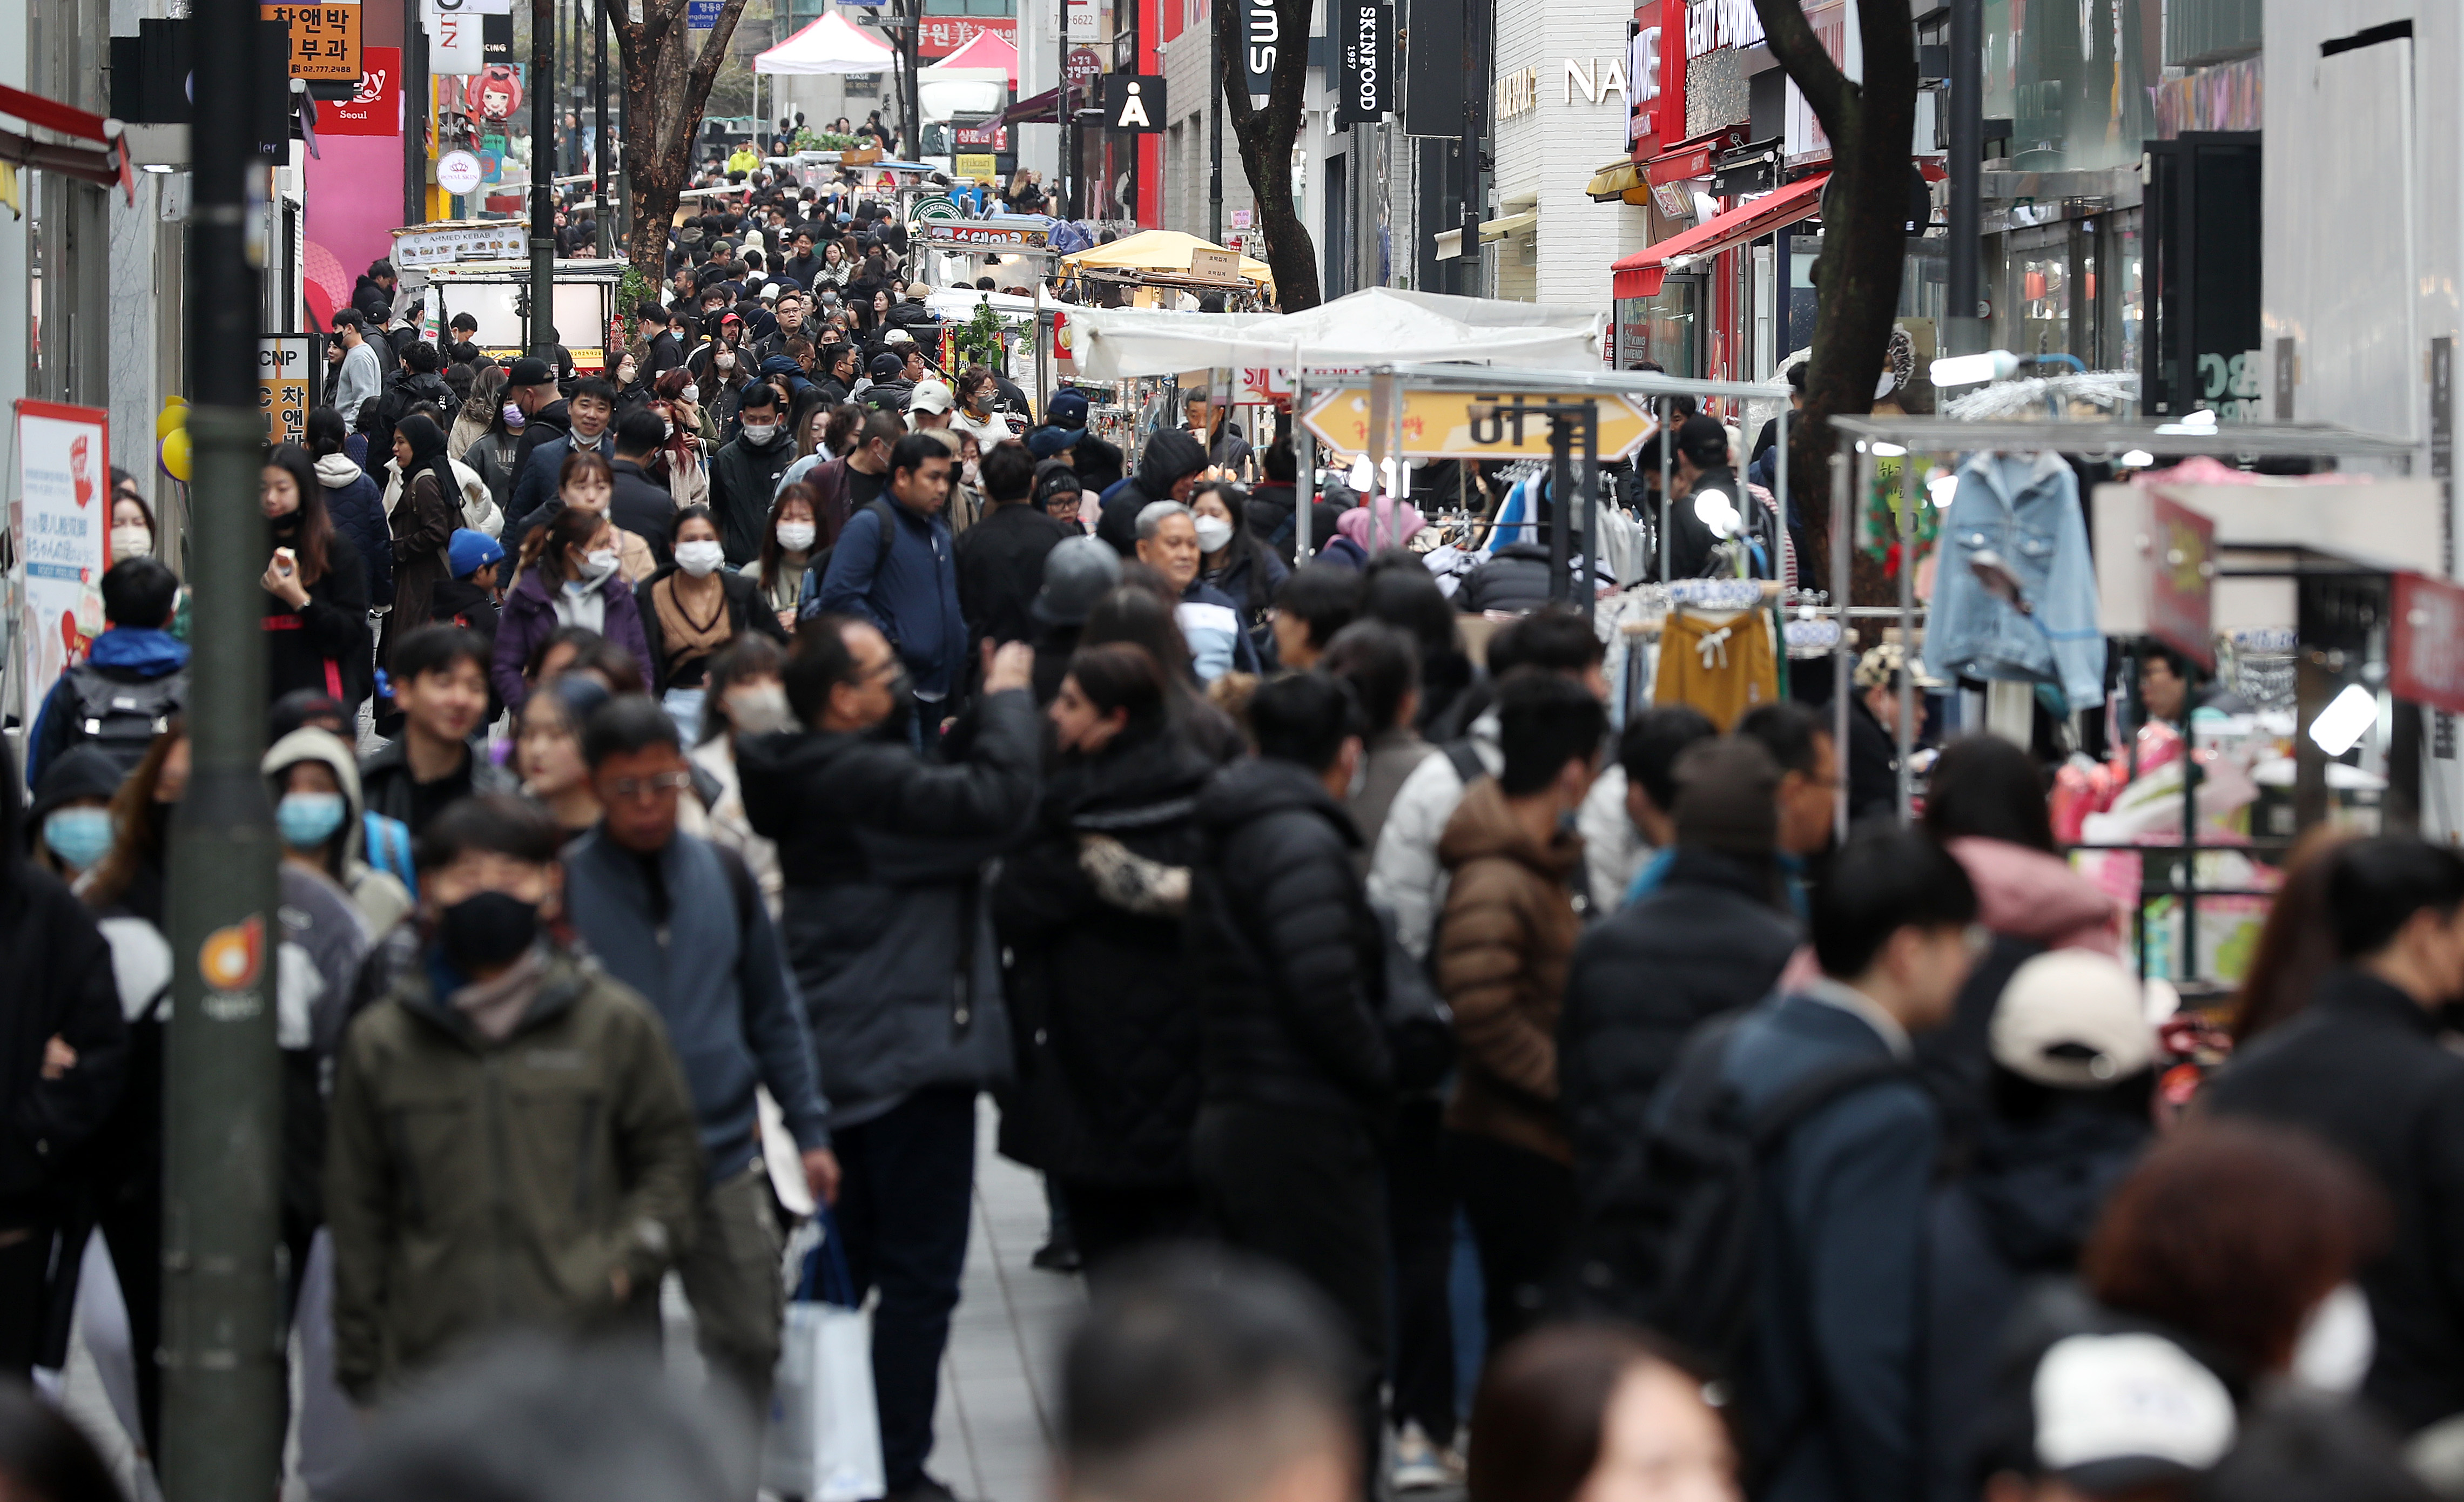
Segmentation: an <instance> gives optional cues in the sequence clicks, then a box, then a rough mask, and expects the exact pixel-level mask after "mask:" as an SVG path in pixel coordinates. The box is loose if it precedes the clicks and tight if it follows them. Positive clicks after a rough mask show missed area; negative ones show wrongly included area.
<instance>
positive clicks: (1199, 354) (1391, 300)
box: [1068, 287, 1605, 381]
mask: <svg viewBox="0 0 2464 1502" xmlns="http://www.w3.org/2000/svg"><path fill="white" fill-rule="evenodd" d="M1068 318H1069V327H1070V330H1071V333H1072V349H1071V353H1072V356H1073V358H1074V359H1075V360H1076V361H1077V367H1078V374H1079V375H1081V376H1084V377H1089V378H1091V379H1094V380H1099V381H1111V380H1119V379H1123V378H1127V377H1131V376H1147V375H1170V374H1173V373H1175V372H1177V371H1182V370H1198V369H1205V368H1213V367H1229V368H1239V367H1243V366H1261V365H1264V366H1270V367H1273V368H1276V369H1285V368H1288V367H1290V366H1291V365H1292V364H1294V362H1295V361H1296V360H1297V361H1300V362H1303V363H1306V364H1309V365H1310V366H1312V367H1316V368H1323V367H1325V366H1328V365H1353V364H1359V365H1366V364H1392V363H1395V362H1397V361H1457V360H1461V361H1472V362H1476V363H1478V364H1493V363H1504V364H1512V365H1514V366H1516V367H1518V368H1520V369H1525V370H1544V369H1551V368H1555V369H1565V370H1579V371H1583V372H1586V373H1589V372H1595V371H1597V370H1598V369H1599V368H1600V333H1601V329H1602V326H1603V324H1604V322H1605V320H1604V319H1603V317H1602V316H1601V315H1599V314H1597V313H1590V312H1585V311H1583V310H1581V309H1578V308H1552V307H1545V306H1542V305H1540V304H1538V303H1531V302H1507V301H1500V300H1496V299H1493V298H1456V297H1448V296H1445V295H1443V294H1440V293H1431V292H1406V291H1403V290H1401V289H1399V288H1394V287H1370V288H1367V289H1365V290H1363V291H1360V292H1355V293H1353V294H1352V295H1351V296H1350V297H1344V298H1335V299H1334V300H1333V301H1332V302H1328V303H1322V304H1320V305H1319V306H1317V307H1314V308H1310V309H1309V310H1308V311H1307V312H1303V313H1289V314H1284V313H1173V312H1166V311H1163V310H1160V309H1155V308H1071V309H1069V310H1068Z"/></svg>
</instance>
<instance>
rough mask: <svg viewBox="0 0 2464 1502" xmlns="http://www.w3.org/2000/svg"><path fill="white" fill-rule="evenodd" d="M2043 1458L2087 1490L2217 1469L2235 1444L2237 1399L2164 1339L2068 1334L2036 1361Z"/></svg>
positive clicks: (2038, 1444) (2046, 1466)
mask: <svg viewBox="0 0 2464 1502" xmlns="http://www.w3.org/2000/svg"><path fill="white" fill-rule="evenodd" d="M2031 1396H2032V1397H2033V1398H2034V1400H2035V1415H2036V1463H2037V1464H2038V1465H2039V1466H2041V1467H2042V1468H2043V1469H2045V1470H2046V1471H2048V1472H2051V1473H2054V1474H2057V1475H2059V1476H2061V1477H2062V1478H2063V1479H2064V1480H2066V1481H2068V1482H2070V1483H2071V1484H2072V1485H2073V1486H2074V1487H2077V1488H2078V1489H2079V1490H2080V1491H2089V1492H2098V1493H2102V1492H2111V1491H2124V1490H2128V1489H2132V1488H2137V1487H2144V1486H2147V1485H2150V1484H2153V1483H2156V1482H2160V1481H2167V1480H2179V1479H2181V1478H2183V1477H2185V1476H2190V1475H2196V1474H2198V1473H2200V1472H2202V1471H2206V1470H2210V1469H2213V1468H2214V1466H2215V1464H2216V1463H2217V1462H2218V1461H2220V1460H2222V1459H2224V1458H2225V1452H2226V1451H2228V1450H2230V1449H2232V1448H2233V1437H2234V1433H2235V1427H2236V1426H2235V1424H2234V1420H2233V1395H2232V1394H2231V1393H2229V1392H2227V1391H2226V1390H2225V1384H2224V1383H2223V1382H2222V1381H2220V1380H2218V1379H2217V1377H2216V1374H2215V1373H2213V1372H2211V1371H2210V1370H2208V1368H2207V1367H2205V1366H2203V1365H2201V1364H2200V1363H2199V1362H2198V1361H2197V1360H2195V1359H2193V1358H2191V1356H2190V1355H2189V1353H2188V1352H2186V1351H2184V1350H2183V1349H2182V1348H2181V1347H2180V1346H2178V1345H2175V1344H2174V1343H2173V1342H2172V1341H2170V1340H2167V1339H2166V1338H2165V1337H2163V1336H2154V1335H2146V1334H2130V1333H2125V1334H2120V1335H2080V1336H2067V1337H2066V1338H2063V1339H2061V1340H2057V1341H2056V1342H2054V1344H2053V1346H2052V1347H2051V1348H2050V1349H2048V1350H2047V1351H2046V1352H2045V1354H2044V1356H2043V1358H2040V1359H2039V1360H2038V1361H2037V1362H2036V1378H2035V1383H2034V1384H2033V1388H2032V1394H2031Z"/></svg>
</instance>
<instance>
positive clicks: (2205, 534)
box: [2147, 496, 2216, 673]
mask: <svg viewBox="0 0 2464 1502" xmlns="http://www.w3.org/2000/svg"><path fill="white" fill-rule="evenodd" d="M2147 530H2148V534H2149V537H2150V538H2151V540H2152V541H2151V542H2150V550H2151V554H2152V556H2151V557H2149V559H2148V560H2147V634H2149V635H2150V636H2153V637H2155V638H2156V639H2157V640H2158V641H2160V642H2163V643H2164V644H2165V645H2166V646H2167V647H2170V648H2172V649H2173V650H2174V651H2176V652H2180V653H2182V655H2184V656H2186V657H2188V658H2189V659H2190V660H2191V661H2192V662H2195V663H2197V664H2198V665H2199V666H2200V667H2201V668H2204V669H2206V670H2207V671H2209V672H2211V673H2212V672H2214V671H2215V666H2216V650H2215V641H2214V637H2215V627H2214V619H2215V573H2216V565H2215V562H2214V560H2215V553H2216V524H2215V523H2214V522H2213V521H2211V520H2210V519H2207V518H2206V517H2203V516H2201V515H2199V514H2198V513H2197V512H2195V511H2192V510H2191V509H2190V508H2189V507H2188V506H2185V505H2182V504H2180V503H2179V502H2177V501H2172V500H2167V499H2166V498H2165V497H2162V496H2157V497H2152V498H2151V499H2150V502H2149V506H2148V528H2147Z"/></svg>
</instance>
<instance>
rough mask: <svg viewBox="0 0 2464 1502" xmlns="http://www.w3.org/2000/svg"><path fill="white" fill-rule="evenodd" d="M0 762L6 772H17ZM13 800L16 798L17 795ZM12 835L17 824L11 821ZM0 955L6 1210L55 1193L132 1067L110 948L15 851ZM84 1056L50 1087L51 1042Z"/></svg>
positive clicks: (1, 895)
mask: <svg viewBox="0 0 2464 1502" xmlns="http://www.w3.org/2000/svg"><path fill="white" fill-rule="evenodd" d="M12 765H13V762H11V759H10V758H8V757H6V756H0V768H5V767H10V766H12ZM11 796H14V790H13V789H11ZM5 824H6V828H7V831H8V833H9V834H11V835H12V836H13V835H15V834H16V832H17V822H16V817H15V816H13V811H12V816H11V817H10V818H8V819H7V820H6V821H5ZM0 863H6V867H5V869H0V954H6V955H7V956H8V957H9V970H10V985H9V1005H8V1006H7V1008H6V1010H5V1011H4V1012H0V1088H5V1089H6V1091H7V1101H8V1116H7V1123H6V1125H5V1127H0V1200H6V1201H11V1202H14V1201H16V1200H18V1199H19V1198H20V1197H32V1196H33V1195H35V1194H36V1193H38V1192H39V1191H41V1190H44V1189H45V1188H47V1187H50V1186H54V1185H56V1184H57V1183H58V1182H60V1179H61V1176H63V1175H68V1174H77V1173H80V1172H81V1170H77V1169H74V1168H72V1167H70V1166H69V1160H70V1159H71V1155H72V1151H73V1150H74V1149H76V1148H77V1147H78V1146H80V1145H81V1144H83V1143H85V1142H86V1141H87V1140H88V1139H89V1138H94V1137H95V1135H96V1133H97V1132H98V1131H99V1129H100V1128H101V1126H102V1125H103V1123H104V1121H105V1119H106V1118H107V1117H109V1116H110V1115H112V1108H113V1107H114V1105H115V1104H117V1103H118V1101H119V1099H120V1094H121V1081H122V1080H123V1079H124V1078H125V1076H126V1073H127V1070H128V1064H129V1057H128V1053H129V1042H128V1025H127V1023H126V1021H125V1020H124V1019H123V1017H122V1015H121V1000H120V992H119V988H118V986H117V985H116V984H115V983H114V982H113V974H112V968H111V946H110V945H109V944H108V943H106V942H104V940H103V937H102V934H101V932H100V931H99V930H98V929H97V928H96V927H95V920H94V916H93V915H92V914H90V913H88V912H87V911H86V909H85V905H84V904H83V903H81V902H79V901H77V898H76V897H75V896H74V895H71V894H70V892H69V889H68V888H67V887H65V886H63V885H61V883H60V882H59V880H58V879H57V878H55V876H53V875H52V873H51V872H46V871H37V870H36V869H34V867H33V864H31V863H30V862H28V861H26V860H25V859H23V858H22V857H21V856H20V855H19V854H18V853H17V851H15V850H9V851H6V852H5V853H0ZM55 1037H56V1038H58V1039H60V1040H62V1041H63V1042H65V1043H66V1044H67V1045H68V1046H69V1047H70V1048H72V1049H76V1050H77V1067H76V1068H75V1069H72V1070H70V1071H67V1072H66V1073H64V1074H62V1075H61V1076H60V1077H59V1078H57V1079H45V1078H44V1077H43V1053H44V1048H45V1043H46V1040H48V1039H51V1038H55Z"/></svg>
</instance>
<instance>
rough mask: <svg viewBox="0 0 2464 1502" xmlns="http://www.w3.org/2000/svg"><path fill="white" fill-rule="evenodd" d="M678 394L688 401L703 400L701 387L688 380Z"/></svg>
mask: <svg viewBox="0 0 2464 1502" xmlns="http://www.w3.org/2000/svg"><path fill="white" fill-rule="evenodd" d="M678 394H679V395H681V396H682V397H683V398H684V399H685V400H686V401H688V402H698V401H700V400H701V387H698V386H695V385H694V384H693V382H691V381H688V382H686V383H685V388H684V390H683V391H681V392H679V393H678Z"/></svg>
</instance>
